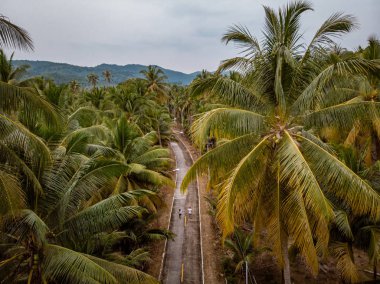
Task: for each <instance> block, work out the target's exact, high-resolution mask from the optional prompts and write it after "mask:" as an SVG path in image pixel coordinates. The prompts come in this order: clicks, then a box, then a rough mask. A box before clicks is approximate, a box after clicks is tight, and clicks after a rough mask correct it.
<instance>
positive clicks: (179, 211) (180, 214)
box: [178, 208, 182, 219]
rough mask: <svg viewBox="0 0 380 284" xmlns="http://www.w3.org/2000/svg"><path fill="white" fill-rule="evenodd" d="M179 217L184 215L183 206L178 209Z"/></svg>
mask: <svg viewBox="0 0 380 284" xmlns="http://www.w3.org/2000/svg"><path fill="white" fill-rule="evenodd" d="M178 217H179V219H181V217H182V208H179V209H178Z"/></svg>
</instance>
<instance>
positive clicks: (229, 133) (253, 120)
mask: <svg viewBox="0 0 380 284" xmlns="http://www.w3.org/2000/svg"><path fill="white" fill-rule="evenodd" d="M265 129H266V125H265V117H264V116H262V115H260V114H257V113H255V112H251V111H248V110H242V109H233V108H217V109H213V110H211V111H208V112H206V113H204V114H202V115H201V116H200V118H198V119H197V120H196V121H195V122H194V123H193V125H192V135H193V137H194V141H195V143H196V144H197V145H198V146H200V147H202V146H203V145H205V144H206V143H207V139H208V138H209V137H214V138H216V139H223V138H226V139H234V138H236V137H239V136H241V135H245V134H250V133H254V134H256V135H257V136H260V134H261V133H262V132H263V131H264V130H265Z"/></svg>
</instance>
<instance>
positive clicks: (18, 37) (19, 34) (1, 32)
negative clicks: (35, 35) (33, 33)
mask: <svg viewBox="0 0 380 284" xmlns="http://www.w3.org/2000/svg"><path fill="white" fill-rule="evenodd" d="M3 47H6V48H17V49H23V50H33V41H32V39H31V37H30V35H29V33H28V32H27V31H26V30H24V29H23V28H21V27H19V26H17V25H15V24H13V23H11V22H10V21H9V19H8V18H6V17H5V16H3V15H0V48H3Z"/></svg>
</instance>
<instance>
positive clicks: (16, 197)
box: [0, 167, 26, 216]
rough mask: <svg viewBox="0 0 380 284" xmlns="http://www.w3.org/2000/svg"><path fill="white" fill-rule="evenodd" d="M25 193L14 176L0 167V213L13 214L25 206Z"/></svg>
mask: <svg viewBox="0 0 380 284" xmlns="http://www.w3.org/2000/svg"><path fill="white" fill-rule="evenodd" d="M25 203H26V202H25V193H24V192H23V190H22V188H21V184H20V181H19V180H18V179H17V177H16V176H14V175H12V174H11V173H9V172H7V171H5V170H4V169H2V168H1V167H0V204H1V205H0V215H4V214H7V213H9V214H10V215H13V216H14V215H15V214H16V210H18V209H21V208H24V207H25Z"/></svg>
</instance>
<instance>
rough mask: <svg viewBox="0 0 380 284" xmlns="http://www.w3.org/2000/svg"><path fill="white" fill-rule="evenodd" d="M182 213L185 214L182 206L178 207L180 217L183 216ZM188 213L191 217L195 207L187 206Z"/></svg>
mask: <svg viewBox="0 0 380 284" xmlns="http://www.w3.org/2000/svg"><path fill="white" fill-rule="evenodd" d="M182 214H183V210H182V208H179V209H178V216H179V218H180V219H181V217H182ZM187 214H188V216H189V218H190V217H191V214H193V209H192V208H191V206H189V208H187Z"/></svg>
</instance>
